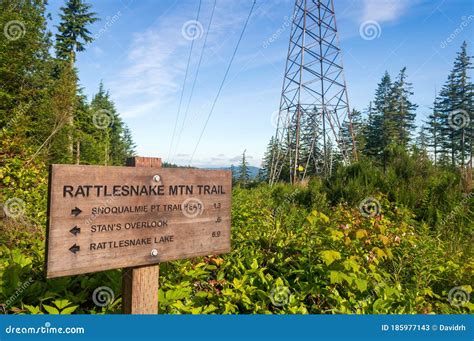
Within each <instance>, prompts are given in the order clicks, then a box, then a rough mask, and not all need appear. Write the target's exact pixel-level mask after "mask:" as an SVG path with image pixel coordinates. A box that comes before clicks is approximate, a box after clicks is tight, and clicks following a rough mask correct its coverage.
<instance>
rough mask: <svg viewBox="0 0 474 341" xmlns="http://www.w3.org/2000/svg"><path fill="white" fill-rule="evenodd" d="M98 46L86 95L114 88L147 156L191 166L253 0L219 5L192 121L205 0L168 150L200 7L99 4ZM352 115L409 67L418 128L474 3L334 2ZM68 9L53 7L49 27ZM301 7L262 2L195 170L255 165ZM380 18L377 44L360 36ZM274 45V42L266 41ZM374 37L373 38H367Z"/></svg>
mask: <svg viewBox="0 0 474 341" xmlns="http://www.w3.org/2000/svg"><path fill="white" fill-rule="evenodd" d="M89 2H90V3H92V4H93V8H94V11H95V12H97V14H98V16H99V17H100V18H101V21H99V22H97V23H95V24H94V25H93V26H91V28H90V30H91V32H92V33H93V35H95V36H96V41H95V42H94V43H92V44H90V45H89V46H87V50H86V51H85V52H81V53H80V54H79V55H78V61H77V67H78V69H79V77H80V83H81V86H82V87H84V90H85V93H86V94H87V96H88V97H89V99H90V98H91V97H92V95H93V94H94V93H95V92H97V89H98V86H99V82H100V81H101V80H103V82H104V85H105V87H106V88H107V89H109V90H110V93H111V96H112V99H113V100H114V102H115V104H116V107H117V109H118V111H119V113H120V114H121V115H122V117H123V119H124V121H125V122H126V123H127V124H128V125H129V127H130V128H131V130H132V133H133V137H134V140H135V142H136V144H137V151H138V154H139V155H141V156H156V157H163V158H164V159H165V160H167V161H173V162H175V163H178V164H188V163H189V161H190V157H191V154H192V153H193V151H194V149H195V147H196V143H197V141H198V138H199V135H200V134H201V131H202V129H203V126H204V123H205V121H206V118H207V116H208V113H209V111H210V108H211V105H212V102H213V100H214V97H215V96H216V93H217V90H218V87H219V84H220V82H221V81H222V77H223V76H224V73H225V71H226V68H227V65H228V63H229V59H230V57H231V55H232V52H233V50H234V48H235V44H236V43H237V40H238V38H239V34H240V31H241V29H242V26H243V24H244V22H245V19H246V17H247V15H248V11H249V9H250V7H251V5H252V2H253V0H217V6H216V10H215V17H214V20H213V25H212V26H211V29H210V31H209V38H208V43H207V47H206V49H205V51H204V58H203V62H202V65H201V69H200V73H199V77H198V79H197V83H196V88H195V91H194V95H193V100H192V101H191V105H190V110H189V113H188V115H187V119H186V121H185V122H184V125H183V117H184V112H185V108H186V104H187V101H188V98H189V94H190V89H191V85H192V81H193V79H194V74H195V72H196V67H197V63H198V60H199V55H200V53H201V48H202V44H203V42H204V34H205V30H206V29H207V25H208V22H209V18H210V14H211V10H212V6H213V2H214V0H202V8H201V15H200V18H199V22H200V23H202V27H203V28H204V32H203V33H204V34H203V35H202V37H200V38H198V39H195V40H194V53H193V54H192V58H191V64H190V69H189V75H188V82H187V84H186V87H185V92H184V100H183V106H182V110H181V113H180V120H179V121H178V129H177V131H178V132H179V131H180V130H181V127H183V129H182V134H181V137H180V140H179V145H177V141H176V140H177V139H176V138H175V141H174V143H173V145H172V148H170V145H171V141H172V136H173V130H174V126H175V122H176V117H177V112H178V106H179V101H180V97H181V89H182V85H183V81H184V76H185V71H186V65H187V58H188V53H189V49H190V46H191V41H190V40H188V39H186V37H185V35H183V31H182V28H183V25H184V24H185V23H186V22H188V21H190V20H195V19H196V13H197V9H198V3H199V1H197V0H192V1H191V0H100V1H89ZM334 3H335V11H336V17H337V24H338V30H339V34H340V38H341V41H340V45H341V48H342V50H343V60H344V67H345V75H346V79H347V86H348V92H349V102H350V106H351V107H354V108H356V109H360V110H362V109H364V108H366V107H367V105H368V103H369V101H370V100H372V98H373V95H374V90H375V87H376V85H377V83H378V82H379V80H380V78H381V77H382V75H383V73H384V71H385V70H387V71H389V73H390V74H391V75H392V76H393V77H395V76H396V74H397V73H398V71H399V70H400V69H401V68H402V67H404V66H406V67H407V73H408V77H409V81H410V82H412V83H413V87H414V91H415V95H414V96H413V100H414V102H415V103H417V104H419V109H418V117H417V120H418V122H422V121H423V120H424V117H425V115H427V114H428V113H429V106H430V105H431V104H432V102H433V99H434V93H435V89H439V88H440V87H441V86H442V84H443V83H444V81H445V79H446V77H447V75H448V72H449V70H450V69H451V67H452V63H453V60H454V57H455V55H456V52H457V51H458V50H459V47H460V45H461V44H462V42H463V41H464V40H466V41H468V43H469V44H470V50H469V52H470V54H471V55H472V54H473V48H472V46H473V45H474V44H473V36H474V2H473V1H469V0H432V1H423V0H335V1H334ZM62 4H63V1H58V0H51V1H50V5H49V11H50V13H51V14H52V16H53V21H52V22H51V29H52V31H53V33H55V31H56V29H55V28H54V25H55V24H57V21H58V10H59V7H60V6H62ZM293 5H294V0H267V1H264V0H257V5H256V10H255V11H254V13H253V15H252V17H251V20H250V23H249V26H248V29H247V31H246V33H245V36H244V38H243V40H242V43H241V45H240V48H239V51H238V53H237V55H236V57H235V60H234V63H233V65H232V68H231V70H230V73H229V76H228V79H227V82H226V84H225V86H224V88H223V90H222V93H221V96H220V97H219V100H218V102H217V105H216V107H215V110H214V112H213V115H212V116H211V118H210V121H209V124H208V126H207V128H206V130H205V132H204V135H203V137H202V140H201V143H200V144H199V147H198V149H197V151H196V154H195V157H194V159H193V162H192V165H194V166H228V165H230V164H232V163H233V164H237V163H238V162H239V159H240V157H241V154H242V152H243V151H244V150H247V157H248V160H249V162H250V164H251V165H254V166H259V165H260V162H261V159H262V157H263V153H264V151H265V149H266V146H267V144H268V141H269V139H270V137H271V136H272V135H273V134H274V132H275V127H274V124H273V123H272V115H274V112H275V111H276V110H277V109H278V105H279V101H280V92H281V86H282V81H283V72H284V67H285V59H286V53H287V49H288V39H289V34H290V28H289V25H288V23H289V18H290V16H291V14H292V9H293ZM368 21H375V22H377V24H378V25H379V27H380V30H378V29H377V32H376V33H377V35H376V36H375V38H374V39H371V40H367V39H364V37H363V36H361V34H360V27H361V25H364V23H367V22H368ZM272 36H273V37H274V38H273V39H272V42H271V43H269V39H270V38H271V37H272ZM370 37H372V36H370Z"/></svg>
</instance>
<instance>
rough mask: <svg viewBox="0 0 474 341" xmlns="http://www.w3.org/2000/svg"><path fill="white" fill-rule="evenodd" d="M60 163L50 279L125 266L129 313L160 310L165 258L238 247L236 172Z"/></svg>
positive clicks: (54, 170)
mask: <svg viewBox="0 0 474 341" xmlns="http://www.w3.org/2000/svg"><path fill="white" fill-rule="evenodd" d="M127 165H128V166H130V167H115V166H83V165H52V166H51V170H50V183H49V209H48V212H49V213H48V219H49V223H48V233H47V254H46V275H47V277H48V278H54V277H61V276H70V275H77V274H82V273H90V272H97V271H104V270H110V269H120V268H122V269H123V275H122V278H123V280H122V284H123V298H122V300H123V312H124V313H129V314H155V313H156V312H157V309H158V285H159V281H158V279H159V263H161V262H165V261H170V260H177V259H185V258H192V257H198V256H206V255H216V254H222V253H227V252H230V209H231V192H232V175H231V172H230V171H225V170H202V169H188V168H186V169H185V168H162V167H161V159H158V158H143V157H136V158H133V159H130V160H129V161H128V162H127Z"/></svg>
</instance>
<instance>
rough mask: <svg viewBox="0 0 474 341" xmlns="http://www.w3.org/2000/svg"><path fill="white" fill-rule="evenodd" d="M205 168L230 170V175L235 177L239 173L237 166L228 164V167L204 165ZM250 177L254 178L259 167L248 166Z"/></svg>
mask: <svg viewBox="0 0 474 341" xmlns="http://www.w3.org/2000/svg"><path fill="white" fill-rule="evenodd" d="M205 169H224V170H231V171H232V176H234V177H236V176H238V175H239V166H233V165H232V166H230V167H205ZM248 169H249V173H250V178H251V179H255V178H256V177H257V175H258V171H259V170H260V168H259V167H255V166H248Z"/></svg>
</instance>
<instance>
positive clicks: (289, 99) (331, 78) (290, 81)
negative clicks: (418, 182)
mask: <svg viewBox="0 0 474 341" xmlns="http://www.w3.org/2000/svg"><path fill="white" fill-rule="evenodd" d="M344 122H345V123H344ZM343 123H344V124H345V125H346V126H347V127H348V130H349V139H347V138H342V137H341V127H342V124H343ZM275 140H276V143H277V145H278V146H280V147H279V148H276V151H275V149H274V151H273V153H272V154H273V156H272V165H271V167H270V182H271V183H274V182H275V181H278V180H279V179H280V177H281V175H282V169H286V174H289V177H290V179H289V180H290V181H291V182H296V181H298V180H301V179H304V178H305V176H306V175H307V174H308V173H309V171H308V169H313V172H315V173H317V174H321V175H323V176H327V175H328V174H329V173H330V171H331V164H332V157H333V153H332V152H331V151H332V150H333V148H335V147H337V148H336V149H337V150H338V151H339V156H338V157H340V158H342V160H343V162H345V163H348V162H350V161H351V159H352V158H354V157H356V155H357V154H356V150H355V143H354V133H353V130H352V122H351V115H350V109H349V100H348V95H347V88H346V81H345V78H344V69H343V65H342V56H341V50H340V48H339V38H338V32H337V27H336V16H335V13H334V4H333V0H296V1H295V7H294V11H293V16H292V28H291V34H290V43H289V47H288V57H287V61H286V67H285V76H284V81H283V89H282V94H281V101H280V109H279V116H278V128H277V131H276V138H275Z"/></svg>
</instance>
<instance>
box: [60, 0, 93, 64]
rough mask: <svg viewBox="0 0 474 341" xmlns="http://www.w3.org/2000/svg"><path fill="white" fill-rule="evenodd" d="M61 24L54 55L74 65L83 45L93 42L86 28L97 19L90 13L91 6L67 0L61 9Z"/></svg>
mask: <svg viewBox="0 0 474 341" xmlns="http://www.w3.org/2000/svg"><path fill="white" fill-rule="evenodd" d="M61 11H62V13H61V14H60V18H61V22H60V24H59V26H58V27H57V28H58V31H59V33H58V34H56V54H57V56H58V58H60V59H63V60H67V61H69V62H70V63H71V64H72V65H74V63H75V61H76V53H77V52H81V51H84V50H85V45H86V44H88V43H91V42H92V41H93V37H92V35H91V32H90V31H89V30H88V28H87V27H88V26H89V25H90V24H93V23H94V22H96V21H97V20H98V19H97V18H96V13H94V12H91V5H89V4H86V3H85V2H84V1H83V0H67V2H66V6H65V7H61Z"/></svg>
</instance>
